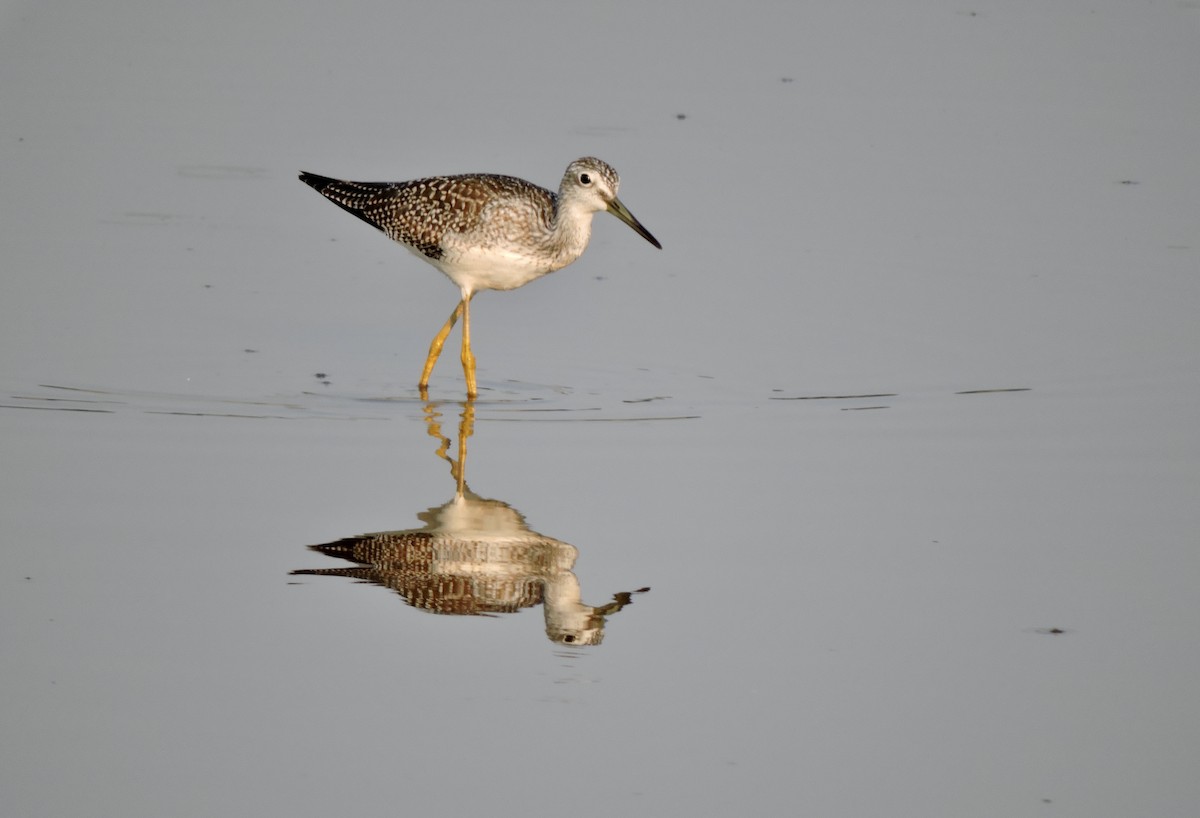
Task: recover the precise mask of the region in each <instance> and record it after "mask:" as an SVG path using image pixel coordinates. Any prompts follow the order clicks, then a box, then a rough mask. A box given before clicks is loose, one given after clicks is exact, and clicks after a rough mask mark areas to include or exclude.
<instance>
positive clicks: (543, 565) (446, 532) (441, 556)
mask: <svg viewBox="0 0 1200 818" xmlns="http://www.w3.org/2000/svg"><path fill="white" fill-rule="evenodd" d="M440 419H441V413H440V412H438V410H437V406H436V405H435V404H432V403H429V404H426V405H425V421H426V424H427V426H428V432H429V435H430V436H431V437H434V438H436V439H437V440H438V441H439V444H440V445H439V447H438V450H437V455H438V457H440V458H442V459H443V460H445V461H446V462H447V463H449V464H450V474H451V476H453V478H454V481H455V492H454V497H453V498H452V499H451V500H450V501H449V502H447V503H445V504H444V505H441V506H438V507H437V508H431V509H429V510H428V511H424V512H421V513H419V514H417V518H418V519H419V520H421V522H423V523H425V526H424V528H412V529H407V530H404V531H382V532H379V533H377V534H363V535H360V536H357V537H347V538H346V539H343V540H337V541H336V542H331V543H325V544H323V545H312V546H309V548H311V549H312V550H314V551H319V552H321V553H322V554H325V555H327V556H330V557H336V558H339V559H343V560H346V561H347V562H352V563H356V565H354V566H351V567H340V568H314V569H305V570H298V571H293V572H292V573H293V574H305V575H329V576H341V577H351V578H353V579H356V580H359V581H360V582H367V583H372V584H375V585H382V586H383V587H385V588H391V589H392V590H394V591H396V592H397V593H399V594H400V596H402V597H404V599H405V600H406V601H407V602H408V604H409V605H412V606H413V607H414V608H419V609H421V610H424V611H429V612H431V613H439V614H458V615H475V616H479V615H484V616H488V615H496V614H502V613H515V612H517V611H519V610H521V609H522V608H529V607H532V606H534V605H538V604H541V605H543V606H544V609H545V618H546V635H547V636H548V637H549V639H550V641H552V642H556V643H559V644H570V645H598V644H600V642H601V640H602V639H603V638H604V624H605V620H606V618H607V617H608V616H610V615H612V614H614V613H616V612H617V611H619V610H621V609H622V608H623V607H625V606H626V605H628V604H630V602H631V601H632V596H633V594H636V593H643V592H645V591H648V590H650V589H649V588H639V589H637V590H636V591H631V592H630V591H627V592H621V593H617V594H614V595H613V598H612V601H611V602H609V603H608V604H606V605H600V606H592V605H585V604H584V603H583V601H582V598H581V591H580V587H579V579H578V578H577V577H576V576H575V574H574V573H572V571H571V568H572V567H573V566H574V565H575V559H576V557H578V555H579V552H578V550H577V549H576V548H575V546H573V545H571V544H570V543H565V542H562V541H560V540H555V539H552V538H550V537H546V536H543V535H541V534H539V533H537V532H536V531H531V530H530V529H529V526H528V525H527V524H526V523H525V518H524V517H523V516H522V515H521V513H520V512H519V511H517V510H516V509H514V508H513V507H512V506H510V505H508V504H507V503H504V502H501V501H499V500H488V499H486V498H483V497H480V496H479V495H477V494H475V493H474V492H473V491H471V490H470V488H468V487H467V483H466V460H467V438H469V437H470V436H471V434H472V432H473V431H474V424H475V404H474V402H473V401H467V402H466V403H465V404H464V405H463V412H462V417H461V422H460V424H459V429H458V452H457V454H458V456H457V458H455V457H451V455H450V446H451V440H450V438H448V437H446V436H445V435H444V434H442V430H441V423H440Z"/></svg>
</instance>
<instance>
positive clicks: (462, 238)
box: [300, 156, 662, 398]
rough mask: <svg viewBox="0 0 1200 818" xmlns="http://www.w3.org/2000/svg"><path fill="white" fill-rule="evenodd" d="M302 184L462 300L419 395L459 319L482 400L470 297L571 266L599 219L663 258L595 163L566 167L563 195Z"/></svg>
mask: <svg viewBox="0 0 1200 818" xmlns="http://www.w3.org/2000/svg"><path fill="white" fill-rule="evenodd" d="M300 180H301V181H302V182H304V183H305V184H308V185H311V186H312V187H313V188H314V189H315V190H317V191H318V192H319V193H321V194H322V195H324V196H325V197H326V198H327V199H329V200H330V201H332V202H333V203H334V204H336V205H337V206H338V207H341V208H342V209H343V210H346V211H348V212H350V213H353V214H354V215H355V216H357V217H358V218H360V219H362V220H363V221H365V222H367V223H368V224H371V225H374V226H375V227H378V228H379V229H380V230H382V231H383V232H384V233H386V234H387V235H388V236H389V237H391V238H392V239H394V240H396V241H398V242H400V243H401V244H403V245H404V246H405V247H407V248H408V249H409V250H411V251H412V252H413V253H414V254H416V255H417V256H420V257H421V258H422V259H424V260H425V261H427V262H428V263H430V264H432V265H433V266H434V267H436V268H437V269H439V270H441V271H442V272H443V273H445V275H446V277H447V278H449V279H450V280H451V281H453V282H454V283H455V284H457V285H458V288H459V290H461V291H462V299H461V300H460V301H459V302H458V306H457V307H455V308H454V312H452V313H450V317H449V318H448V319H446V323H445V324H443V325H442V328H441V330H439V331H438V334H437V335H436V336H434V339H433V343H432V344H430V345H429V355H428V357H426V359H425V368H424V369H423V370H422V372H421V381H420V384H419V386H420V389H421V392H422V394H424V393H425V391H426V389H427V387H428V386H429V376H430V374H431V373H432V372H433V366H434V364H435V363H437V359H438V355H440V354H441V352H442V345H443V344H445V342H446V337H447V336H448V335H449V334H450V330H451V329H452V328H453V327H454V324H455V322H456V321H458V319H459V318H460V317H461V318H462V322H463V327H462V365H463V374H464V375H465V376H466V380H467V396H468V397H471V398H474V397H475V396H476V393H477V389H476V383H475V355H474V354H473V353H472V352H471V297H472V296H474V295H475V293H476V292H477V291H479V290H512V289H516V288H517V287H520V286H522V285H523V284H528V283H529V282H530V281H533V280H534V279H535V278H540V277H541V276H544V275H546V274H547V273H552V272H554V271H555V270H561V269H562V268H563V267H566V266H567V265H568V264H570V263H571V262H572V261H574V260H575V259H577V258H579V256H580V255H581V254H582V253H583V251H584V249H585V248H586V247H587V244H588V239H589V238H590V237H591V232H592V214H593V213H598V212H600V211H602V210H607V211H608V212H609V213H612V214H613V215H614V216H616V217H617V218H618V219H620V220H621V221H623V222H625V223H626V224H627V225H629V226H630V227H632V228H633V229H634V230H636V231H637V232H638V235H640V236H641V237H642V238H644V239H645V240H646V241H648V242H650V243H651V244H653V245H654V246H655V247H657V248H659V249H662V245H661V244H659V243H658V239H656V238H654V236H652V235H650V231H648V230H647V229H646V228H644V227H642V225H641V223H640V222H638V220H637V219H635V218H634V217H633V214H632V213H630V212H629V209H628V208H627V207H625V205H623V204H621V200H620V199H618V198H617V186H618V185H619V184H620V178H619V177H618V176H617V172H616V171H615V170H613V168H612V167H611V166H610V165H608V164H606V163H604V162H602V161H600V160H599V159H596V158H594V157H590V156H589V157H584V158H583V159H576V160H575V161H574V162H572V163H571V164H570V165H568V166H567V171H566V173H564V174H563V178H562V182H560V183H559V186H558V193H552V192H551V191H549V190H546V189H545V188H542V187H538V186H537V185H535V184H532V183H530V182H526V181H525V180H524V179H517V178H515V177H512V176H498V175H495V174H490V173H471V174H464V175H461V176H432V177H430V178H428V179H416V180H414V181H411V182H346V181H341V180H338V179H330V178H328V177H325V176H318V175H316V174H314V173H301V174H300Z"/></svg>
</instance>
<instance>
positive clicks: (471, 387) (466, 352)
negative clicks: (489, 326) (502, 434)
mask: <svg viewBox="0 0 1200 818" xmlns="http://www.w3.org/2000/svg"><path fill="white" fill-rule="evenodd" d="M459 307H461V308H462V320H463V328H462V365H463V375H464V376H466V379H467V397H468V398H474V397H475V395H476V394H478V392H477V390H476V389H475V353H474V352H472V351H471V294H470V293H468V294H466V295H464V296H463V300H462V303H460V304H459Z"/></svg>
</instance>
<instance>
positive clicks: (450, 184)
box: [300, 173, 546, 259]
mask: <svg viewBox="0 0 1200 818" xmlns="http://www.w3.org/2000/svg"><path fill="white" fill-rule="evenodd" d="M300 179H301V180H302V181H303V182H305V183H306V184H308V185H310V186H311V187H312V188H314V189H315V190H317V191H318V192H319V193H321V194H322V195H323V196H325V197H326V198H327V199H329V200H330V201H331V202H333V203H334V204H336V205H337V206H338V207H341V208H342V209H343V210H345V211H347V212H349V213H353V214H354V215H355V216H357V217H358V218H360V219H362V220H363V221H365V222H367V223H368V224H371V225H374V226H375V227H377V228H379V229H380V230H382V231H383V232H384V233H386V234H387V235H388V236H389V237H390V238H392V239H394V240H396V241H398V242H400V243H402V244H404V245H406V246H408V247H411V248H413V249H415V250H417V251H419V252H421V253H422V254H424V255H425V256H427V257H428V258H431V259H440V258H441V257H442V255H443V253H444V248H443V245H442V237H443V236H444V235H445V234H446V233H448V232H454V233H466V232H470V231H471V230H472V229H474V228H475V227H476V226H477V225H478V224H479V221H480V217H481V214H482V213H483V209H484V207H485V205H487V204H488V203H489V202H491V201H494V200H495V199H496V198H497V197H498V196H501V195H507V196H512V195H514V194H515V193H518V192H519V193H522V194H524V195H527V196H529V195H536V194H535V193H534V192H536V193H538V194H541V195H543V196H544V195H546V194H545V192H544V191H542V190H541V189H540V188H538V187H536V186H535V185H531V184H530V183H528V182H525V181H523V180H521V179H517V178H514V177H511V176H498V175H481V174H471V175H463V176H432V177H430V178H428V179H416V180H414V181H411V182H349V181H343V180H339V179H330V178H328V177H325V176H318V175H316V174H313V173H302V174H301V175H300ZM526 188H528V189H529V190H525V189H526Z"/></svg>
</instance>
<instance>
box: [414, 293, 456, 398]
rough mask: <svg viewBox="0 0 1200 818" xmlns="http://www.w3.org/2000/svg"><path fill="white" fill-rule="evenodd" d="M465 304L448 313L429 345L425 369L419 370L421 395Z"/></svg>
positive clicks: (427, 385) (426, 387) (427, 386)
mask: <svg viewBox="0 0 1200 818" xmlns="http://www.w3.org/2000/svg"><path fill="white" fill-rule="evenodd" d="M466 303H467V302H466V301H465V300H464V301H459V302H458V306H457V307H455V308H454V312H452V313H450V317H449V318H447V319H446V323H445V324H443V325H442V328H441V329H440V330H438V334H437V335H435V336H434V337H433V343H432V344H430V345H429V357H427V358H426V359H425V368H424V369H423V370H421V382H420V383H419V384H417V387H418V388H419V389H420V390H421V394H422V395H424V394H425V390H426V389H428V388H429V376H430V375H432V374H433V365H434V364H436V363H437V359H438V356H439V355H441V354H442V346H443V345H444V344H445V343H446V337H447V336H448V335H449V334H450V330H452V329H454V323H455V322H456V321H458V316H460V315H462V314H463V305H464V304H466Z"/></svg>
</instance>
